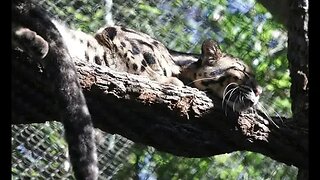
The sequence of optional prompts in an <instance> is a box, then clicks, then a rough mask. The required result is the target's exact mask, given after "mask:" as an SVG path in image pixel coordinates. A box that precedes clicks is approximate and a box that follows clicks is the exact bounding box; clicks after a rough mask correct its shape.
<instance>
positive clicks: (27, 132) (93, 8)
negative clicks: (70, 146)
mask: <svg viewBox="0 0 320 180" xmlns="http://www.w3.org/2000/svg"><path fill="white" fill-rule="evenodd" d="M230 2H231V1H229V0H228V1H227V0H216V1H210V0H208V1H205V0H203V1H197V0H196V1H195V0H184V1H181V0H161V1H154V0H152V1H146V0H133V1H125V0H117V1H114V2H112V0H90V1H89V0H42V1H39V3H40V4H41V5H42V6H43V7H44V8H45V9H46V10H47V11H48V13H50V14H51V15H52V17H54V18H56V19H58V20H61V21H62V22H63V23H65V24H67V26H69V27H71V28H73V29H79V30H82V31H84V32H87V33H90V34H94V32H96V31H97V30H98V29H100V28H101V27H104V26H106V25H113V24H117V25H125V26H126V27H129V28H133V29H135V30H138V31H142V32H145V33H147V34H149V35H151V36H153V37H155V38H156V39H158V40H160V41H161V42H162V43H164V44H165V45H166V46H167V47H169V48H171V49H175V50H178V51H184V52H195V53H198V52H199V51H200V46H199V44H201V42H202V41H203V40H204V39H207V38H213V39H215V40H217V41H218V42H220V43H221V46H222V48H224V49H225V50H226V51H229V52H230V53H233V52H235V51H236V52H250V51H252V49H253V47H254V46H253V45H252V44H254V41H253V40H257V37H255V36H254V33H255V32H256V29H257V28H256V29H252V30H251V31H252V33H251V34H250V36H249V35H246V34H241V30H237V28H235V27H237V25H238V26H241V29H246V30H248V29H249V31H250V28H251V26H249V23H248V22H249V20H250V18H249V15H252V14H254V13H256V12H255V10H254V8H253V6H254V5H255V4H252V3H250V2H251V1H248V2H247V4H245V6H241V7H243V8H247V9H241V10H239V9H240V8H238V9H237V8H236V10H234V9H232V8H235V7H232V3H230ZM232 2H233V1H232ZM228 10H229V11H243V12H241V13H242V14H243V15H244V17H243V19H244V22H240V21H239V19H237V17H238V14H236V15H235V16H236V17H233V18H229V19H230V20H229V21H227V22H228V23H227V22H225V21H223V15H224V13H227V12H228ZM247 15H248V16H247ZM251 20H252V19H251ZM252 21H253V20H252ZM250 22H251V21H250ZM246 23H247V24H246ZM264 23H265V22H264ZM221 25H223V26H224V27H225V29H222V28H220V26H221ZM253 26H254V27H255V25H253ZM173 27H174V28H173ZM257 27H258V26H257ZM239 29H240V28H239ZM230 32H232V33H233V32H234V34H235V35H234V36H232V37H231V36H230V35H229V34H232V33H230ZM240 34H241V35H240ZM251 35H252V36H251ZM285 35H286V34H285V33H282V34H281V35H280V37H281V38H279V36H278V39H280V40H282V41H285V40H286V39H285V38H283V37H284V36H285ZM270 41H274V39H272V38H271V40H270ZM240 42H248V43H246V44H244V43H242V44H241V43H240ZM250 43H251V44H250ZM283 44H285V43H283V42H277V45H274V47H273V48H271V50H273V51H275V49H281V50H283V49H284V48H285V45H283ZM225 47H228V48H225ZM240 55H241V56H242V57H241V58H243V59H244V60H248V59H250V60H251V59H257V61H258V63H257V64H256V65H257V66H259V62H260V61H259V59H263V58H266V57H262V56H261V55H260V54H259V55H258V54H255V53H245V54H240ZM284 96H285V97H287V95H284ZM96 140H97V147H98V160H99V169H100V177H99V179H148V180H151V179H228V178H229V179H230V177H234V176H237V177H238V178H237V179H268V178H270V177H272V176H275V174H277V173H278V174H280V175H282V179H290V178H292V177H295V176H296V174H297V170H296V169H295V168H293V167H287V166H285V165H283V164H281V163H277V162H275V161H272V160H271V159H268V158H265V157H262V155H261V156H254V157H255V158H257V160H252V159H250V158H251V156H253V155H252V154H250V153H247V152H235V153H232V154H227V155H221V156H215V157H211V158H203V159H199V158H182V157H175V156H172V155H169V154H165V153H160V152H157V151H156V150H155V149H154V148H151V147H146V146H141V145H137V144H134V143H133V142H132V141H130V140H128V139H126V138H124V137H122V136H120V135H110V134H107V133H104V132H101V131H99V130H97V139H96ZM226 158H227V159H229V160H227V159H226ZM258 160H259V162H258ZM249 161H250V162H256V163H257V164H258V165H257V166H261V167H262V169H263V166H262V165H265V166H269V167H274V168H273V169H274V171H275V172H266V171H267V170H268V169H265V170H261V172H260V174H255V176H253V175H252V171H253V170H252V169H253V168H252V166H250V165H248V163H247V164H246V162H249ZM263 162H264V163H263ZM261 167H260V168H261ZM169 168H170V169H169ZM11 169H12V179H74V178H73V175H72V170H71V168H70V163H69V161H68V153H67V144H66V142H65V141H64V139H63V126H62V125H61V124H60V123H58V122H50V123H49V122H48V123H44V124H29V125H12V168H11ZM230 169H232V170H233V171H232V172H233V173H235V174H236V175H234V176H231V174H229V176H228V175H226V172H229V171H231V170H230ZM259 170H260V169H259ZM278 176H279V175H278Z"/></svg>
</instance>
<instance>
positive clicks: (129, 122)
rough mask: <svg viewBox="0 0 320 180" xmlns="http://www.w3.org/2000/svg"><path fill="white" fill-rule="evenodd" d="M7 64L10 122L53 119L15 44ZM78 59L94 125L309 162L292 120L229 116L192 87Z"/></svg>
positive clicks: (38, 78) (190, 150) (195, 148)
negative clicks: (273, 121)
mask: <svg viewBox="0 0 320 180" xmlns="http://www.w3.org/2000/svg"><path fill="white" fill-rule="evenodd" d="M12 63H13V66H12V67H13V70H12V72H13V76H12V81H13V83H12V90H13V93H12V101H13V102H12V117H13V123H32V122H45V121H52V120H59V118H58V117H57V116H56V114H57V110H56V109H57V108H56V105H55V103H54V94H53V93H51V92H50V90H49V89H50V88H48V86H49V85H50V82H47V81H46V77H45V76H44V73H42V72H40V71H39V68H38V67H37V65H35V64H32V63H29V61H27V59H26V55H25V54H23V52H20V51H17V50H13V57H12ZM76 65H77V68H78V72H79V75H80V81H81V83H82V85H83V88H84V92H85V95H86V98H87V103H88V105H89V108H90V112H91V114H92V117H93V120H94V124H95V126H96V127H97V128H100V129H101V130H103V131H107V132H109V133H117V134H120V135H123V136H125V137H127V138H129V139H131V140H133V141H135V142H138V143H142V144H146V145H151V146H154V147H155V148H157V149H158V150H160V151H165V152H169V153H172V154H175V155H179V156H186V157H206V156H213V155H217V154H222V153H228V152H232V151H237V150H249V151H254V152H260V153H262V154H265V155H267V156H269V157H272V158H274V159H275V160H277V161H280V162H284V163H287V164H288V165H291V164H293V165H295V166H297V167H303V168H307V167H308V146H307V145H308V143H307V139H308V132H307V131H305V130H303V129H300V128H298V127H295V126H294V125H292V124H291V123H290V122H291V121H290V120H286V121H285V122H286V123H285V124H282V125H280V128H279V129H278V128H276V127H274V126H272V125H271V124H268V123H267V121H266V120H263V117H260V116H257V115H254V114H247V115H240V116H239V115H237V114H235V113H233V112H232V111H227V114H228V118H227V117H226V116H225V111H224V110H222V109H221V104H220V101H221V100H220V99H216V98H214V97H210V98H209V97H208V96H207V95H206V94H205V93H203V92H201V91H199V90H197V89H194V88H190V87H184V88H179V87H175V86H173V85H160V84H158V83H157V82H153V81H150V80H148V79H147V78H143V77H139V76H135V75H129V74H127V73H121V72H115V71H112V70H110V69H108V68H103V67H99V66H96V65H93V64H89V63H84V62H80V61H76ZM259 119H260V120H259Z"/></svg>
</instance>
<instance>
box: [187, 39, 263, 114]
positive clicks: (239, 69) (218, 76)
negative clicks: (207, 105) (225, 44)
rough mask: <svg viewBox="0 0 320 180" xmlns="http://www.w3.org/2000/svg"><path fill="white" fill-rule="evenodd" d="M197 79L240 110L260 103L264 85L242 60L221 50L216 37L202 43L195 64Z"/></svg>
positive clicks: (200, 84)
mask: <svg viewBox="0 0 320 180" xmlns="http://www.w3.org/2000/svg"><path fill="white" fill-rule="evenodd" d="M193 68H194V69H193V78H192V79H193V83H194V86H195V87H197V88H198V89H201V90H205V91H209V92H211V93H214V94H215V95H217V96H219V97H220V98H222V99H223V106H224V105H228V106H229V107H231V108H232V109H233V110H234V111H237V112H240V111H243V110H245V109H247V108H249V107H252V106H254V105H255V104H257V103H258V100H259V96H260V94H261V92H262V88H261V87H260V86H259V85H258V84H257V81H256V80H255V78H254V75H253V74H252V71H251V69H250V68H249V67H248V66H247V65H246V64H245V63H244V62H243V61H241V60H239V59H237V58H234V57H231V56H229V55H226V54H224V53H222V52H221V50H220V48H219V46H218V44H217V43H216V42H215V41H213V40H206V41H205V42H204V43H203V44H202V53H201V56H200V58H199V60H198V61H197V62H195V63H194V64H193Z"/></svg>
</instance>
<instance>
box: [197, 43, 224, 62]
mask: <svg viewBox="0 0 320 180" xmlns="http://www.w3.org/2000/svg"><path fill="white" fill-rule="evenodd" d="M221 56H222V52H221V50H220V47H219V45H218V43H217V42H215V41H214V40H212V39H207V40H205V41H204V42H203V43H202V48H201V57H200V59H199V61H200V62H198V63H199V64H200V63H201V65H211V64H213V62H214V61H216V60H219V59H220V57H221Z"/></svg>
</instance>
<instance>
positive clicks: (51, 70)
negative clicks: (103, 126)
mask: <svg viewBox="0 0 320 180" xmlns="http://www.w3.org/2000/svg"><path fill="white" fill-rule="evenodd" d="M35 4H36V3H32V2H30V1H28V0H13V2H12V23H13V25H14V26H15V28H14V29H19V27H22V28H24V29H29V30H30V31H32V32H35V33H37V36H40V37H41V38H43V39H44V40H45V41H46V42H47V43H48V48H49V49H48V51H47V54H46V55H45V56H44V58H43V59H41V60H40V59H39V58H38V57H32V54H33V53H30V54H31V57H32V58H33V59H38V60H40V61H42V62H43V66H44V70H45V72H46V74H47V76H48V79H49V81H50V83H52V84H53V86H54V92H55V94H56V95H57V96H56V99H57V102H58V104H59V107H60V113H61V114H60V115H61V119H62V122H63V124H64V128H65V137H66V140H67V143H68V145H69V154H70V159H71V163H72V166H73V170H74V174H75V177H76V178H77V179H78V180H82V179H83V180H96V179H97V178H98V166H97V153H96V145H95V138H94V134H95V133H94V128H93V124H92V121H91V115H90V113H89V110H88V107H87V104H86V100H85V98H84V95H83V93H82V89H81V86H80V83H79V82H78V78H77V71H76V68H75V65H74V63H73V62H72V59H71V57H70V55H69V53H68V49H67V48H66V45H65V44H64V42H63V39H62V38H61V35H60V34H59V31H58V30H57V29H56V28H55V26H54V24H53V23H52V21H51V19H50V17H49V16H48V15H46V13H44V12H43V11H42V10H41V9H39V7H37V6H36V5H35ZM14 33H15V32H13V34H14ZM20 35H21V34H20ZM20 37H23V35H22V36H20ZM14 38H15V41H19V37H14ZM26 39H27V40H30V41H31V40H32V38H29V39H28V37H27V38H24V39H23V40H24V41H21V42H22V43H28V41H25V40H26ZM42 44H43V43H42ZM40 48H41V47H40ZM22 49H23V45H22ZM23 50H25V49H23ZM29 50H30V49H29ZM44 52H45V51H44ZM27 53H28V52H27Z"/></svg>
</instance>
